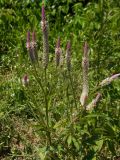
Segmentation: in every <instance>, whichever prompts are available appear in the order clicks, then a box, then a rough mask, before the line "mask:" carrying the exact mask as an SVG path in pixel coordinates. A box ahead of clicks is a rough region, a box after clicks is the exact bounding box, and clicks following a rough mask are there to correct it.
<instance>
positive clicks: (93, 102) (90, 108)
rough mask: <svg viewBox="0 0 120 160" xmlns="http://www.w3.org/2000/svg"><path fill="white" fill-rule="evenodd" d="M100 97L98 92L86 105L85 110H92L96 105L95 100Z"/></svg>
mask: <svg viewBox="0 0 120 160" xmlns="http://www.w3.org/2000/svg"><path fill="white" fill-rule="evenodd" d="M101 97H102V95H101V94H100V93H98V94H97V96H96V98H95V99H93V100H92V102H91V103H90V104H88V105H87V106H86V110H87V111H90V110H92V109H93V108H94V107H95V106H96V105H97V102H98V101H99V100H100V98H101Z"/></svg>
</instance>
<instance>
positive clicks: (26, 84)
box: [22, 74, 29, 87]
mask: <svg viewBox="0 0 120 160" xmlns="http://www.w3.org/2000/svg"><path fill="white" fill-rule="evenodd" d="M22 84H23V86H24V87H25V86H28V84H29V78H28V75H27V74H26V75H24V76H23V78H22Z"/></svg>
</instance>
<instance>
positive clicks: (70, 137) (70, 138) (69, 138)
mask: <svg viewBox="0 0 120 160" xmlns="http://www.w3.org/2000/svg"><path fill="white" fill-rule="evenodd" d="M71 142H72V136H71V135H69V136H68V139H67V143H68V146H69V145H70V144H71Z"/></svg>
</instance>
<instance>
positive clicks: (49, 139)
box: [45, 68, 51, 146]
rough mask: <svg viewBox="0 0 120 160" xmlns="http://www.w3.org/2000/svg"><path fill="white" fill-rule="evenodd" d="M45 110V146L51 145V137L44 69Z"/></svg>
mask: <svg viewBox="0 0 120 160" xmlns="http://www.w3.org/2000/svg"><path fill="white" fill-rule="evenodd" d="M45 88H46V89H45V108H46V123H47V133H46V136H47V138H48V141H49V143H48V141H47V146H48V144H49V145H51V136H50V131H49V112H48V98H47V69H46V68H45Z"/></svg>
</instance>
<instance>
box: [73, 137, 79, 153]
mask: <svg viewBox="0 0 120 160" xmlns="http://www.w3.org/2000/svg"><path fill="white" fill-rule="evenodd" d="M72 141H73V144H74V146H75V148H76V149H77V150H79V149H80V145H79V143H78V142H77V140H76V139H75V138H74V137H72Z"/></svg>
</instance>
